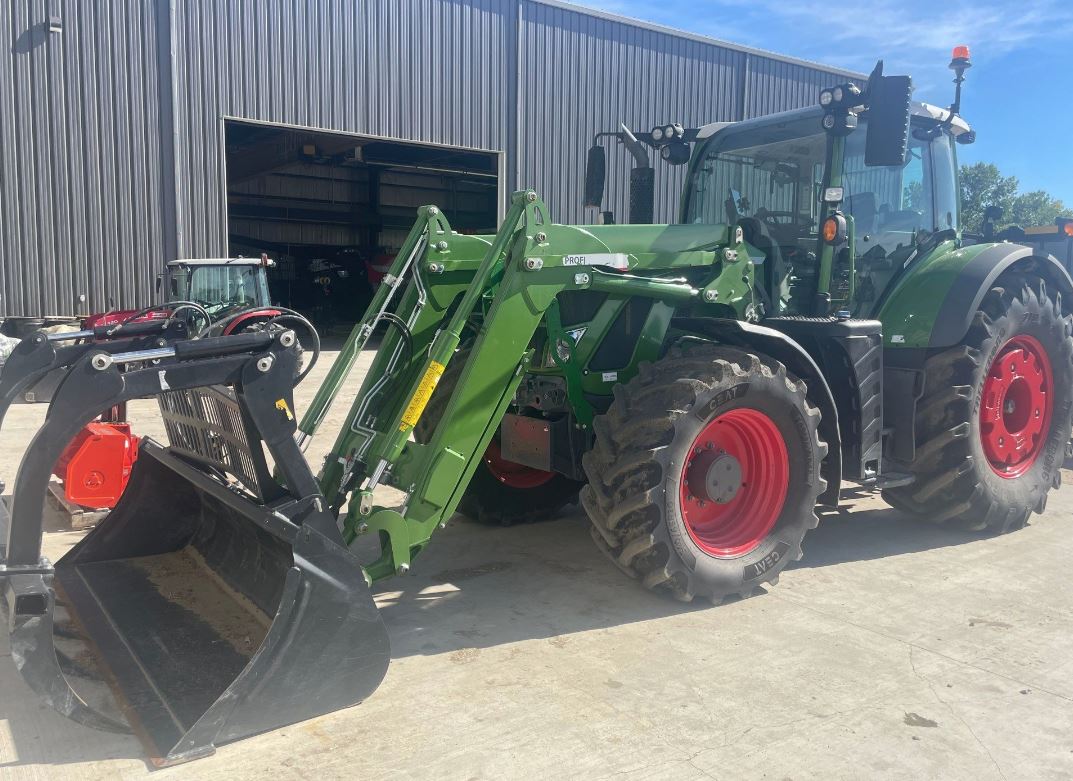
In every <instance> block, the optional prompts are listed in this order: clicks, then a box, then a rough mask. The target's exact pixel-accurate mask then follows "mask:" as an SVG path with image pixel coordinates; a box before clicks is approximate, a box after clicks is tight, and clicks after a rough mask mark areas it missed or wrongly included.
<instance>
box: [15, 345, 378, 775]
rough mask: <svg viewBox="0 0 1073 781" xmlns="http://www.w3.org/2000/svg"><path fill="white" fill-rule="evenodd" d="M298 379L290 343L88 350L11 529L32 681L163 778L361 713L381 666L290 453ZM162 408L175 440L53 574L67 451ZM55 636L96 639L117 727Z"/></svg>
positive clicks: (41, 434)
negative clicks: (174, 769)
mask: <svg viewBox="0 0 1073 781" xmlns="http://www.w3.org/2000/svg"><path fill="white" fill-rule="evenodd" d="M297 366H298V354H297V344H296V338H295V334H294V332H293V331H289V330H284V331H279V332H257V333H248V334H240V335H233V336H224V337H210V338H204V339H197V340H186V341H177V342H174V343H172V344H169V345H166V346H163V347H154V348H149V349H141V350H132V351H128V352H121V351H120V352H109V351H106V350H102V349H99V348H97V349H90V350H88V351H87V352H86V353H85V354H84V355H83V356H82V357H81V358H79V359H78V360H77V361H75V362H74V363H73V364H72V365H71V367H70V369H69V370H68V372H67V374H66V377H65V379H64V381H63V383H62V384H61V385H60V387H59V388H58V390H57V393H56V396H55V397H54V398H53V401H52V403H51V405H50V407H49V414H48V416H47V418H46V421H45V423H44V425H43V426H42V427H41V429H40V430H39V431H38V433H37V434H36V436H35V437H34V439H33V440H32V442H31V443H30V446H29V449H28V451H27V454H26V457H25V458H24V460H23V462H22V464H21V465H20V467H19V471H18V475H17V476H16V479H15V481H14V485H13V489H14V490H13V498H12V501H11V504H10V510H9V512H7V511H6V508H5V512H4V513H3V517H0V539H3V540H5V544H4V546H3V548H2V549H0V585H2V586H3V594H4V598H5V602H6V604H7V609H8V622H9V630H10V632H11V655H12V658H13V660H14V662H15V665H16V667H17V668H18V670H19V672H20V674H21V675H22V677H23V679H24V680H25V681H26V682H27V684H29V685H30V687H31V688H32V689H34V690H35V691H36V692H38V694H40V695H41V696H42V697H43V698H44V699H45V701H46V702H48V703H49V704H50V705H51V706H52V707H54V708H55V709H57V710H58V711H60V712H61V713H63V714H64V715H66V716H68V717H70V718H72V719H75V720H76V721H79V722H81V723H83V724H86V725H88V726H92V727H97V728H101V729H110V730H128V729H129V730H132V731H133V732H134V733H135V734H136V735H138V737H139V738H141V739H142V741H143V742H144V744H145V746H146V749H147V751H148V753H149V755H150V756H151V758H152V759H153V761H154V762H155V763H156V764H158V765H168V764H173V763H176V762H182V761H186V760H189V759H193V758H196V757H198V756H203V755H205V754H206V753H211V752H212V751H213V749H214V746H215V744H217V743H219V742H224V741H229V740H235V739H237V738H240V737H244V736H246V735H251V734H255V733H257V732H262V731H264V730H267V729H272V728H275V727H278V726H282V725H285V724H291V723H294V722H296V721H301V720H303V719H307V718H310V717H312V716H316V715H318V714H321V713H326V712H330V711H333V710H336V709H338V708H341V707H345V706H347V705H351V704H354V703H356V702H358V701H360V700H361V699H362V698H363V697H365V696H366V695H367V694H368V693H369V692H371V691H372V690H373V689H375V688H376V687H377V685H378V684H379V683H380V680H381V679H382V678H383V675H384V673H385V671H386V668H387V663H388V643H387V636H386V633H385V631H384V628H383V624H382V622H381V620H380V618H379V615H378V614H377V611H376V607H375V605H374V604H373V601H372V596H371V593H370V591H369V586H368V584H367V582H366V579H365V577H364V574H363V572H362V569H361V566H360V565H359V563H358V562H357V561H356V560H354V558H353V556H352V555H351V554H350V553H349V551H347V549H346V547H345V546H344V545H343V541H342V537H341V535H340V532H339V529H338V527H337V525H336V520H335V517H334V515H332V514H331V513H330V512H329V508H328V506H327V503H326V502H324V501H323V499H322V498H321V496H320V493H319V491H318V488H317V484H316V481H315V479H314V477H313V475H312V473H311V472H310V470H309V467H308V466H307V464H306V462H305V460H304V459H303V458H302V456H301V453H300V452H299V450H298V447H297V445H296V443H295V440H294V433H295V416H294V412H293V409H294V401H293V393H292V388H293V385H294V384H295V377H296V371H297ZM121 367H127V370H126V371H120V369H121ZM153 396H155V397H157V399H158V400H159V404H160V410H161V415H162V417H163V420H164V423H165V427H166V430H167V431H168V438H169V440H170V443H171V444H170V446H169V447H166V448H165V447H162V446H160V445H158V444H157V443H155V442H153V441H152V440H150V439H143V440H142V443H141V448H140V453H139V457H138V460H137V461H136V463H135V464H134V468H133V470H132V473H131V479H130V483H129V484H128V485H127V488H126V490H125V492H124V493H123V496H122V497H121V498H120V500H119V502H118V504H117V505H116V507H115V509H113V510H112V511H111V512H110V513H109V514H108V516H107V517H106V518H105V519H104V521H102V522H101V524H100V525H99V526H97V527H96V528H95V529H93V530H92V531H91V532H90V533H89V534H88V535H86V537H85V538H84V539H82V541H81V542H80V543H79V544H78V545H76V546H75V547H74V548H73V549H72V550H71V551H70V552H68V553H67V554H66V555H64V556H63V557H62V558H61V559H60V560H59V561H57V562H56V563H55V564H54V565H53V564H52V563H50V562H49V561H48V560H46V559H43V558H42V556H41V523H42V505H43V501H44V496H45V491H46V490H47V486H48V480H49V475H50V473H51V471H52V466H53V464H54V463H55V462H56V460H57V458H58V457H59V456H60V453H61V452H62V450H63V448H64V446H65V445H66V444H67V442H68V441H70V440H71V438H72V437H74V436H75V435H76V434H77V433H78V432H79V430H80V429H81V428H82V426H83V425H84V424H85V423H86V422H87V421H89V420H91V419H92V418H93V417H95V416H96V415H97V414H99V413H100V411H101V410H103V409H107V408H109V407H111V406H114V405H115V404H120V403H124V402H126V401H129V400H130V399H134V398H144V397H153ZM57 636H58V637H75V638H77V639H78V640H79V641H80V643H81V644H82V645H84V649H85V651H86V652H87V653H86V654H85V655H88V658H90V659H92V660H93V663H92V668H93V670H92V671H91V672H93V673H95V676H96V677H99V678H100V679H103V680H105V681H107V683H108V684H109V685H110V687H111V689H112V691H113V692H114V694H115V700H116V703H117V705H118V713H119V714H120V715H119V716H116V715H113V714H109V713H106V712H105V713H102V712H101V711H100V710H99V709H94V708H91V707H90V706H89V705H88V704H87V702H86V699H85V698H84V697H83V696H82V694H81V693H80V691H78V689H77V687H78V681H79V679H80V678H81V677H83V676H85V675H86V671H85V664H79V663H78V660H77V659H72V658H71V656H70V655H68V654H65V653H62V652H61V651H60V650H59V648H58V647H57V645H56V640H55V638H56V637H57ZM340 660H354V661H353V662H352V663H347V664H341V663H340ZM72 684H74V685H72Z"/></svg>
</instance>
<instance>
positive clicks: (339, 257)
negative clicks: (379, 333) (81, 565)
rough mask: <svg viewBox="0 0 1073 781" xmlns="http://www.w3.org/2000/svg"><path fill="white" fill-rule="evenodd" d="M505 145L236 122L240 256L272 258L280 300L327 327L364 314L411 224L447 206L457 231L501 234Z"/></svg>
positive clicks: (231, 148) (234, 191) (230, 150)
mask: <svg viewBox="0 0 1073 781" xmlns="http://www.w3.org/2000/svg"><path fill="white" fill-rule="evenodd" d="M498 173H499V155H498V154H496V153H491V152H475V151H470V150H461V149H455V148H448V147H435V146H425V145H417V144H409V143H403V142H396V141H390V140H384V139H370V138H362V137H356V136H349V135H340V134H337V133H327V132H319V131H311V130H306V129H296V128H291V127H280V126H275V125H263V124H252V123H245V122H238V121H228V122H227V209H228V230H229V241H230V251H231V255H232V256H236V255H245V256H257V255H260V254H261V253H262V252H264V253H268V255H269V256H270V257H272V258H274V259H275V260H276V262H277V265H276V267H275V268H273V269H271V270H270V272H269V287H270V289H271V294H272V299H273V301H275V302H277V303H279V304H282V305H284V306H289V307H292V308H294V309H297V310H299V311H300V312H302V313H303V314H305V315H307V316H308V317H310V318H311V319H312V320H313V321H314V322H315V323H316V325H317V326H318V328H320V329H321V330H322V331H323V332H330V331H332V330H334V329H339V330H343V329H349V327H350V325H351V324H352V323H353V322H354V321H356V320H357V319H358V318H360V317H361V315H362V313H363V312H364V311H365V307H366V305H367V303H368V302H369V300H370V299H371V297H372V291H373V289H374V287H375V286H376V285H377V284H379V281H380V277H381V275H382V271H383V269H385V268H386V267H387V266H388V265H389V264H390V262H391V259H392V258H393V257H394V255H395V252H396V251H397V250H398V248H399V246H400V245H401V244H402V241H403V239H404V238H405V237H406V232H407V231H408V230H409V229H410V226H411V225H412V224H413V221H414V216H415V209H416V208H417V207H418V206H421V205H423V204H429V203H434V204H437V205H439V206H440V207H441V208H443V209H444V211H446V212H447V213H448V214H449V215H450V216H451V224H452V226H454V227H455V229H456V230H459V231H462V232H474V233H493V232H494V231H495V228H496V224H497V218H498V205H499V200H500V199H499V178H498Z"/></svg>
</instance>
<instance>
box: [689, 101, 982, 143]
mask: <svg viewBox="0 0 1073 781" xmlns="http://www.w3.org/2000/svg"><path fill="white" fill-rule="evenodd" d="M909 113H910V114H911V115H912V116H914V117H920V118H922V119H932V120H935V121H936V122H945V121H946V120H947V119H948V118H949V117H950V112H949V111H948V110H947V109H945V108H939V107H938V106H933V105H931V104H930V103H919V102H916V101H914V102H913V103H911V104H910V108H909ZM813 116H814V117H816V118H817V119H819V118H820V117H822V116H823V109H822V108H820V107H819V106H809V107H808V108H799V109H794V110H792V111H780V112H778V113H776V114H766V115H764V116H762V117H754V118H753V119H746V120H743V121H741V122H712V123H710V124H707V125H702V126H701V127H700V129H699V132H698V133H697V138H698V139H703V138H709V137H710V136H714V135H715V134H716V133H718V132H719V131H720V130H724V129H726V128H729V127H733V128H734V129H735V130H747V129H748V128H749V127H754V126H755V127H762V126H764V125H768V124H771V123H775V122H790V121H793V120H795V119H805V118H807V117H813ZM970 129H971V128H970V127H969V123H968V122H966V121H965V120H964V119H962V118H961V117H960V116H955V117H954V119H953V122H951V123H950V132H951V133H952V134H953V135H954V136H960V135H961V134H962V133H967V132H969V130H970Z"/></svg>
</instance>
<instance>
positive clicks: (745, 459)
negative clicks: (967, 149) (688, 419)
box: [679, 407, 790, 559]
mask: <svg viewBox="0 0 1073 781" xmlns="http://www.w3.org/2000/svg"><path fill="white" fill-rule="evenodd" d="M789 483H790V459H789V457H788V456H787V454H786V441H785V440H784V439H783V437H782V434H781V433H780V432H779V428H778V426H776V425H775V422H774V421H773V420H772V419H771V418H769V417H768V416H767V415H765V414H764V413H763V412H760V411H759V410H755V409H747V408H744V407H742V408H738V409H733V410H730V411H729V412H724V413H723V414H722V415H718V416H716V417H715V418H713V419H712V420H710V421H708V423H707V425H705V427H704V429H703V430H702V431H701V432H700V434H699V435H697V438H696V439H695V440H693V444H692V445H691V447H690V452H689V456H688V457H687V459H686V463H685V465H684V466H683V467H682V477H681V480H680V481H679V503H680V506H681V508H682V517H683V518H684V519H685V522H686V529H687V530H688V531H689V536H690V537H692V538H693V541H694V542H695V543H697V545H699V546H700V548H701V549H702V550H703V551H704V552H705V553H707V554H709V555H710V556H714V557H715V558H720V559H728V558H733V557H735V556H741V555H742V554H745V553H748V552H749V551H751V550H754V549H755V548H757V546H759V545H760V543H761V542H763V540H764V538H765V537H767V536H768V534H769V533H770V532H771V530H772V529H773V528H774V526H775V522H776V521H777V520H778V519H779V515H780V514H781V513H782V508H783V505H784V504H785V503H786V492H787V490H788V488H789Z"/></svg>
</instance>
